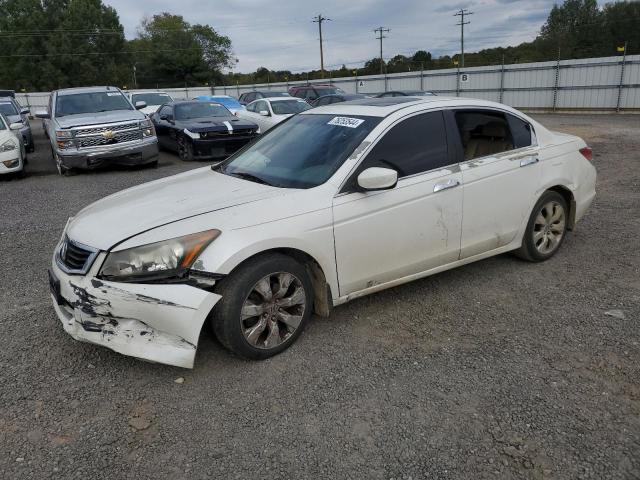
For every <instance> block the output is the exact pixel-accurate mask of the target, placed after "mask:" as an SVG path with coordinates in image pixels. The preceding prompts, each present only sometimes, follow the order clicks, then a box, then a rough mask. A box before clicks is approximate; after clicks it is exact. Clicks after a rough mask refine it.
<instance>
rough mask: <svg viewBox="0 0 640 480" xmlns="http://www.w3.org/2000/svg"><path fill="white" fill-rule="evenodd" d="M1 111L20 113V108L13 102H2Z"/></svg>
mask: <svg viewBox="0 0 640 480" xmlns="http://www.w3.org/2000/svg"><path fill="white" fill-rule="evenodd" d="M0 113H1V114H3V115H18V110H16V107H14V106H13V103H8V102H7V103H0Z"/></svg>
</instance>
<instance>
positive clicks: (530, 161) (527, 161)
mask: <svg viewBox="0 0 640 480" xmlns="http://www.w3.org/2000/svg"><path fill="white" fill-rule="evenodd" d="M538 161H539V159H538V156H537V155H531V156H529V157H525V158H523V159H522V160H520V166H521V167H526V166H527V165H533V164H534V163H538Z"/></svg>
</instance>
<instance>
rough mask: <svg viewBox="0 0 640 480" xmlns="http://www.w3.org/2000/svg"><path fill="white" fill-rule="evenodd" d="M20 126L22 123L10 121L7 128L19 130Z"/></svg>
mask: <svg viewBox="0 0 640 480" xmlns="http://www.w3.org/2000/svg"><path fill="white" fill-rule="evenodd" d="M21 128H22V124H21V123H17V122H16V123H12V124H11V125H9V129H10V130H20V129H21Z"/></svg>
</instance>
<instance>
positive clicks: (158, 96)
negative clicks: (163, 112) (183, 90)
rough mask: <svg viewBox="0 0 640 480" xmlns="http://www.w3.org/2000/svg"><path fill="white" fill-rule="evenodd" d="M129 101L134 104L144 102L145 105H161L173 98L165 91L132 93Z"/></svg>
mask: <svg viewBox="0 0 640 480" xmlns="http://www.w3.org/2000/svg"><path fill="white" fill-rule="evenodd" d="M131 101H132V102H133V104H134V105H135V104H136V102H145V103H146V104H147V105H162V104H164V103H168V102H172V101H173V99H172V98H171V97H170V96H169V95H167V94H166V93H134V94H133V95H132V96H131Z"/></svg>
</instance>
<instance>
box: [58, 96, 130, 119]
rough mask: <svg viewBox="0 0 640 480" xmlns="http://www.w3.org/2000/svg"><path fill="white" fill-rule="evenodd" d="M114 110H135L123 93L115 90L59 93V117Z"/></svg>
mask: <svg viewBox="0 0 640 480" xmlns="http://www.w3.org/2000/svg"><path fill="white" fill-rule="evenodd" d="M113 110H133V107H132V106H131V104H130V103H129V100H127V99H126V97H125V96H124V95H123V94H122V93H120V92H115V91H112V92H90V93H74V94H71V95H58V98H57V100H56V116H57V117H64V116H65V115H76V114H82V113H98V112H110V111H113Z"/></svg>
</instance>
